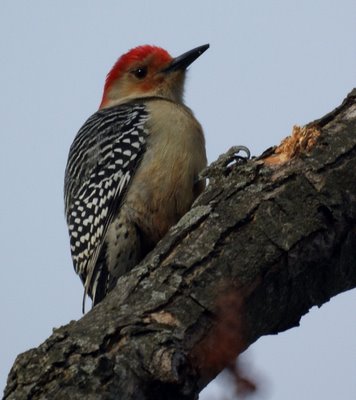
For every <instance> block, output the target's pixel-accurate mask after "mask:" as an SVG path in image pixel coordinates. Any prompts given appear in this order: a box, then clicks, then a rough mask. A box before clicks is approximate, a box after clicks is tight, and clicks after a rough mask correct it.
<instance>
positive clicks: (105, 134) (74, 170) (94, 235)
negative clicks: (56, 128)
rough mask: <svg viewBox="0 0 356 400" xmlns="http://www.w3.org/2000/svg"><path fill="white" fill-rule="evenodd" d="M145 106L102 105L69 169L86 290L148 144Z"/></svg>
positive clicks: (72, 224) (79, 268)
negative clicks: (111, 224) (104, 242)
mask: <svg viewBox="0 0 356 400" xmlns="http://www.w3.org/2000/svg"><path fill="white" fill-rule="evenodd" d="M147 119H148V114H147V112H146V110H145V106H144V105H141V104H136V105H122V106H116V107H112V108H108V109H103V110H99V111H98V112H96V113H95V114H94V115H93V116H91V117H90V118H89V119H88V120H87V122H86V123H85V124H84V126H83V127H82V128H81V129H80V131H79V132H78V134H77V136H76V137H75V139H74V142H73V144H72V146H71V148H70V152H69V157H68V163H67V168H66V174H65V188H64V198H65V211H66V217H67V223H68V227H69V235H70V246H71V252H72V258H73V263H74V268H75V270H76V272H77V273H78V274H79V276H80V278H81V280H82V282H83V284H84V287H85V294H86V293H87V292H88V290H89V288H90V287H91V285H92V279H93V276H94V275H95V267H96V263H97V259H98V257H99V253H100V250H101V247H102V245H103V241H104V238H105V234H106V231H107V229H108V226H109V225H110V223H111V221H112V219H113V217H115V216H116V215H117V213H118V210H119V208H120V204H121V202H122V199H123V197H124V195H125V192H126V191H127V188H128V186H129V183H130V180H131V177H132V176H133V174H134V172H135V170H136V169H137V166H138V164H139V162H140V159H141V155H142V154H143V152H144V150H145V144H146V131H145V122H146V121H147Z"/></svg>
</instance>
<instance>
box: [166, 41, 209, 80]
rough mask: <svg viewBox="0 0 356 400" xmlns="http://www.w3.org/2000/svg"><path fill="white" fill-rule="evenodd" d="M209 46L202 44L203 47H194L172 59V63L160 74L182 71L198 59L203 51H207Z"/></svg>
mask: <svg viewBox="0 0 356 400" xmlns="http://www.w3.org/2000/svg"><path fill="white" fill-rule="evenodd" d="M208 48H209V45H208V44H204V45H203V46H199V47H196V48H195V49H193V50H189V51H187V52H186V53H184V54H182V55H180V56H178V57H176V58H174V59H173V60H172V62H171V63H170V64H169V65H168V67H166V68H165V69H164V70H163V71H162V72H167V73H169V72H173V71H178V70H179V71H184V70H186V69H187V68H188V67H189V65H190V64H191V63H192V62H193V61H195V60H196V59H197V58H198V57H200V56H201V55H202V54H203V53H204V51H206V50H208Z"/></svg>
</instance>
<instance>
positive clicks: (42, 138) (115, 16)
mask: <svg viewBox="0 0 356 400" xmlns="http://www.w3.org/2000/svg"><path fill="white" fill-rule="evenodd" d="M0 4H1V8H0V50H1V74H0V88H1V96H0V102H1V107H0V110H1V111H0V113H1V119H0V120H1V147H0V178H1V183H2V196H1V209H0V240H1V243H2V251H1V253H0V265H1V268H0V282H1V284H2V290H1V295H0V296H1V297H0V299H1V301H0V313H1V315H2V327H1V329H0V360H1V361H0V388H1V390H2V389H3V387H4V386H5V381H6V377H7V374H8V372H9V370H10V367H11V365H12V364H13V362H14V359H15V357H16V355H17V354H18V353H20V352H23V351H25V350H27V349H29V348H31V347H35V346H38V345H39V344H40V343H42V342H43V341H44V340H45V339H46V338H47V337H48V336H49V335H50V334H51V332H52V328H53V327H58V326H61V325H64V324H66V323H68V322H69V321H70V320H73V319H78V318H80V317H81V299H82V294H83V289H82V285H81V283H80V281H79V278H78V277H77V276H76V275H75V273H74V270H73V267H72V262H71V259H70V251H69V239H68V234H67V228H66V225H65V220H64V211H63V176H64V169H65V164H66V159H67V154H68V150H69V146H70V144H71V142H72V140H73V138H74V136H75V134H76V132H77V131H78V129H79V128H80V126H81V125H82V124H83V123H84V121H85V120H86V118H87V117H89V116H90V115H91V114H92V113H93V112H95V111H96V109H97V107H98V105H99V102H100V99H101V94H102V86H103V83H104V79H105V75H106V73H107V72H108V70H109V69H110V68H111V66H112V64H113V63H114V62H115V61H116V59H117V58H118V57H119V56H120V55H121V54H122V53H123V52H126V51H127V50H128V49H130V48H132V47H135V46H137V45H139V44H155V45H159V46H162V47H164V48H166V49H167V50H168V51H169V52H170V53H171V54H172V55H173V56H176V55H179V54H181V53H183V52H184V51H187V50H190V49H191V48H193V47H196V46H199V45H202V44H205V43H210V45H211V47H210V49H209V50H208V51H207V52H206V53H205V54H204V55H203V56H201V57H200V58H199V60H197V61H196V62H195V63H194V64H193V65H192V66H191V68H190V71H189V77H188V80H187V86H186V96H185V98H186V103H187V105H188V106H189V107H191V108H192V109H193V111H194V112H195V115H196V116H197V118H198V119H199V121H200V122H201V123H202V125H203V127H204V130H205V135H206V142H207V153H208V158H209V161H213V160H214V159H216V157H217V156H218V155H219V154H220V153H222V152H224V151H225V150H227V149H228V148H229V147H230V146H232V145H236V144H243V145H245V146H248V147H249V148H250V150H251V152H252V154H254V155H258V154H260V153H261V152H262V151H263V150H264V149H266V148H267V147H269V146H272V145H274V144H278V143H279V141H280V140H281V139H282V138H284V137H285V136H287V135H288V134H289V133H290V132H291V129H292V126H293V125H294V124H305V123H307V122H310V121H311V120H314V119H316V118H319V117H321V116H323V115H324V114H325V113H327V112H329V111H331V110H332V109H333V108H334V107H336V106H337V105H339V104H340V103H341V101H342V100H343V98H344V97H345V96H346V94H347V93H348V92H349V91H350V90H351V89H352V88H353V87H355V78H356V3H355V1H354V0H339V1H332V0H298V1H292V0H279V1H268V0H260V1H257V0H255V1H252V0H251V1H247V0H245V1H242V0H235V1H233V0H229V1H227V0H226V1H221V2H217V1H207V0H205V1H201V0H196V1H187V0H183V1H182V0H181V1H177V2H168V1H140V0H137V1H135V2H119V1H114V0H107V1H98V0H97V1H85V0H76V1H75V2H72V1H61V2H51V1H48V0H33V1H24V0H23V1H16V0H2V1H1V3H0ZM355 302H356V291H355V290H353V291H350V292H348V293H345V294H343V295H340V296H337V297H336V298H334V299H332V300H331V301H330V302H329V303H328V304H326V305H324V306H323V307H322V308H321V309H313V310H312V311H311V312H310V313H309V314H308V315H307V316H305V317H304V318H303V319H302V321H301V326H300V327H299V328H295V329H292V330H290V331H288V332H285V333H283V334H280V335H278V336H270V337H264V338H261V339H260V340H258V341H257V342H256V343H255V344H254V345H252V346H251V348H250V349H249V351H248V355H247V360H248V362H249V364H250V368H251V370H252V371H253V372H254V374H256V375H257V376H258V377H260V381H261V382H262V384H261V386H262V390H261V394H260V395H258V396H257V395H256V396H255V399H271V400H286V399H288V400H300V399H303V400H309V399H310V400H314V399H322V400H334V399H342V400H351V399H355V398H356V379H355V377H356V342H355V338H356V312H355V311H356V310H355V304H356V303H355ZM223 386H224V384H223ZM222 390H223V388H222V385H221V384H220V385H218V384H217V383H212V384H211V385H210V386H209V387H208V388H207V389H206V390H205V391H204V393H203V394H202V395H201V399H203V400H210V399H216V398H221V393H222ZM231 398H232V397H231V396H230V397H229V395H228V394H227V395H226V396H225V399H226V400H229V399H231Z"/></svg>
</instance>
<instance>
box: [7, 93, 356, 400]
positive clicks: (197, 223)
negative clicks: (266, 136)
mask: <svg viewBox="0 0 356 400" xmlns="http://www.w3.org/2000/svg"><path fill="white" fill-rule="evenodd" d="M309 128H310V129H314V132H316V131H317V132H320V136H319V137H317V138H316V139H315V140H311V141H309V142H308V143H307V145H306V146H304V147H303V146H301V149H299V150H298V151H297V150H295V151H292V152H290V151H289V152H288V151H287V150H286V149H285V148H284V149H279V150H276V149H271V150H269V151H267V153H265V154H264V155H263V156H262V157H260V158H258V159H253V160H251V161H249V162H248V163H246V164H244V165H229V166H227V165H226V163H227V162H228V161H229V157H225V158H221V159H220V160H219V161H218V162H216V163H215V164H214V165H213V166H212V167H211V168H210V170H208V172H207V174H208V175H209V176H210V185H209V186H208V188H207V190H206V191H205V192H204V193H203V195H202V196H201V197H200V198H199V199H198V201H197V202H196V204H195V205H194V207H193V209H192V210H191V211H190V212H189V213H188V214H187V215H186V216H185V217H183V219H182V220H181V221H180V222H179V223H178V225H177V226H175V227H174V228H173V229H171V230H170V232H169V233H168V235H167V236H166V237H165V238H164V239H163V240H162V241H161V242H160V243H159V245H158V246H157V247H156V248H155V249H154V251H153V252H152V253H151V254H150V255H149V256H148V257H147V258H146V259H145V260H144V261H143V262H142V263H141V264H140V265H139V266H137V267H136V268H135V269H134V270H133V271H132V272H130V273H129V274H128V275H127V276H124V277H123V278H122V279H120V281H119V282H118V285H117V287H116V289H115V290H114V291H113V292H112V293H111V294H110V295H109V296H108V297H107V298H106V299H105V300H104V301H103V302H102V303H101V304H99V305H98V306H97V307H95V308H94V309H93V310H92V311H90V312H89V313H87V314H86V315H85V316H84V317H83V318H82V319H80V320H79V321H75V322H71V323H69V324H68V325H66V326H64V327H61V328H59V329H56V330H55V331H54V332H53V334H52V336H51V337H50V338H48V339H47V340H46V341H45V342H44V343H43V344H42V345H40V346H39V347H38V348H36V349H32V350H29V351H27V352H26V353H23V354H21V355H19V356H18V357H17V360H16V362H15V364H14V366H13V368H12V370H11V372H10V375H9V378H8V383H7V387H6V390H5V399H8V400H10V399H16V400H21V399H96V400H97V399H106V400H108V399H194V398H196V397H197V394H198V393H199V391H200V390H201V388H202V387H204V385H206V384H207V383H208V382H209V381H210V380H211V379H212V378H213V377H214V376H215V375H216V374H217V373H218V372H219V371H220V370H221V369H222V368H223V367H224V366H225V365H226V364H227V363H228V362H229V361H231V359H233V358H234V357H236V355H237V354H238V353H239V352H241V351H242V350H244V349H245V348H247V347H248V346H249V345H250V344H251V343H253V342H254V341H256V340H257V339H258V338H259V337H260V336H262V335H266V334H271V333H277V332H281V331H283V330H286V329H289V328H291V327H293V326H296V325H298V322H299V320H300V318H301V316H302V315H303V314H305V313H306V312H307V311H308V310H309V309H310V308H311V307H312V306H314V305H319V306H320V305H321V304H323V303H325V302H326V301H328V300H329V299H330V298H331V297H332V296H335V295H336V294H338V293H340V292H343V291H345V290H348V289H351V288H353V287H356V268H355V259H356V257H355V256H356V233H355V232H356V230H355V222H356V201H355V200H356V184H355V183H356V182H355V180H356V178H355V176H356V157H355V156H356V90H353V92H352V93H350V94H349V96H348V97H347V98H346V99H345V101H344V102H343V104H342V105H341V106H340V107H339V108H337V109H336V110H334V111H333V112H331V113H330V114H328V115H327V116H325V117H323V118H321V119H320V120H318V121H315V122H313V123H311V124H310V125H309V126H308V127H307V130H308V129H309ZM318 134H319V133H318ZM301 142H302V140H299V142H298V143H299V144H300V143H301ZM314 142H315V144H314ZM294 144H295V143H294ZM300 150H301V151H300Z"/></svg>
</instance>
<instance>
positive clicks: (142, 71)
mask: <svg viewBox="0 0 356 400" xmlns="http://www.w3.org/2000/svg"><path fill="white" fill-rule="evenodd" d="M132 74H133V75H135V77H136V78H138V79H143V78H144V77H145V76H146V75H147V67H139V68H136V69H134V70H133V71H132Z"/></svg>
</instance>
